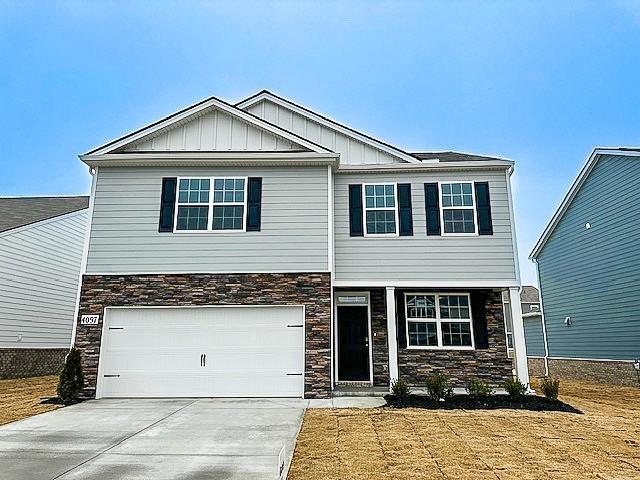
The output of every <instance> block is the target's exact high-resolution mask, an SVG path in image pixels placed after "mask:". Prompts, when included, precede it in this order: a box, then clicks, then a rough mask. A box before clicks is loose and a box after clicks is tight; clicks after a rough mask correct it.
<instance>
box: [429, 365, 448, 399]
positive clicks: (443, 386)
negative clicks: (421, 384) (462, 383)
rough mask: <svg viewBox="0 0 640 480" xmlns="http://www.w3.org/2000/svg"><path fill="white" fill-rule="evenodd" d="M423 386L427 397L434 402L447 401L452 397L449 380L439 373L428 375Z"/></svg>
mask: <svg viewBox="0 0 640 480" xmlns="http://www.w3.org/2000/svg"><path fill="white" fill-rule="evenodd" d="M425 386H426V389H427V395H428V397H429V398H430V399H431V400H435V401H436V402H439V401H440V400H447V399H448V398H450V397H451V396H452V395H453V388H451V383H450V382H449V378H448V377H447V376H446V375H445V374H444V373H441V372H436V373H434V374H433V375H429V376H428V377H427V382H426V385H425Z"/></svg>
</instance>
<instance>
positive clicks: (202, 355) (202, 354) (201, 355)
mask: <svg viewBox="0 0 640 480" xmlns="http://www.w3.org/2000/svg"><path fill="white" fill-rule="evenodd" d="M202 357H204V353H201V354H200V366H201V367H202V366H203V365H202Z"/></svg>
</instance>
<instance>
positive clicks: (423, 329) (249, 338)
mask: <svg viewBox="0 0 640 480" xmlns="http://www.w3.org/2000/svg"><path fill="white" fill-rule="evenodd" d="M80 158H81V159H82V161H83V162H85V163H86V164H87V165H89V166H90V168H91V172H92V174H93V187H92V201H91V205H92V207H91V210H92V221H91V233H90V240H89V245H88V255H87V263H86V270H85V271H84V272H83V273H84V275H83V280H82V292H81V298H80V305H79V316H78V325H77V333H76V336H75V345H76V346H77V347H78V348H79V349H81V350H82V352H83V366H84V372H85V379H86V382H87V383H86V386H87V391H86V393H87V394H89V395H96V396H98V397H117V396H227V397H234V396H245V397H246V396H303V395H304V396H306V397H308V398H311V397H329V396H330V395H331V394H332V391H333V389H334V388H335V387H336V386H340V385H347V386H349V387H367V388H370V387H371V386H375V387H383V388H384V389H388V388H389V385H390V382H391V381H393V380H394V379H397V378H398V377H402V378H404V379H406V380H407V381H408V382H409V383H410V384H412V385H423V384H424V382H425V379H426V378H427V376H428V375H429V374H430V373H432V372H434V371H437V370H438V371H443V372H445V373H446V374H447V375H449V376H450V377H451V378H452V379H453V381H454V382H455V383H456V385H459V386H462V385H463V384H464V383H465V382H466V381H468V380H469V379H471V378H482V379H484V380H486V381H488V382H490V383H491V384H493V385H498V384H501V383H502V382H503V381H504V380H506V379H507V378H510V377H511V375H512V362H511V360H510V359H509V358H508V356H507V348H506V343H505V342H506V341H505V331H504V321H503V305H502V297H501V294H502V291H503V290H508V291H509V294H510V298H515V299H518V298H519V297H518V293H519V284H520V280H519V272H518V265H517V262H516V258H517V255H516V248H515V245H516V243H515V228H514V222H513V207H512V201H511V189H510V188H511V187H510V177H511V173H512V171H513V162H511V161H509V160H504V159H501V158H495V157H484V156H478V155H469V154H464V153H455V152H433V153H431V152H422V153H408V152H406V151H404V150H402V149H399V148H397V147H394V146H392V145H389V144H388V143H384V142H382V141H380V140H377V139H374V138H372V137H370V136H367V135H364V134H362V133H360V132H357V131H355V130H353V129H351V128H349V127H346V126H344V125H341V124H339V123H336V122H334V121H332V120H329V119H328V118H326V117H324V116H321V115H319V114H317V113H315V112H312V111H310V110H308V109H306V108H304V107H301V106H299V105H296V104H294V103H292V102H290V101H288V100H286V99H283V98H281V97H278V96H276V95H273V94H271V93H269V92H267V91H262V92H260V93H259V94H257V95H254V96H252V97H250V98H248V99H246V100H244V101H242V102H240V103H239V104H237V105H231V104H229V103H226V102H224V101H222V100H219V99H217V98H213V97H212V98H209V99H206V100H204V101H202V102H199V103H197V104H195V105H193V106H191V107H188V108H186V109H184V110H181V111H180V112H177V113H175V114H173V115H170V116H168V117H166V118H164V119H162V120H160V121H158V122H155V123H153V124H151V125H149V126H147V127H144V128H142V129H140V130H136V131H135V132H133V133H130V134H128V135H126V136H124V137H122V138H119V139H117V140H114V141H112V142H110V143H108V144H106V145H104V146H101V147H99V148H96V149H94V150H92V151H90V152H88V153H87V154H85V155H81V156H80ZM512 310H513V312H512V313H513V316H514V319H515V322H514V326H515V327H516V332H514V333H515V335H514V339H515V343H516V347H517V352H516V357H517V359H518V361H517V362H516V363H517V364H518V366H519V367H520V368H518V375H519V376H520V378H521V379H522V380H523V381H524V382H525V383H526V382H528V372H527V368H526V355H525V351H524V333H523V328H522V319H521V316H520V305H519V303H518V302H516V306H515V307H514V308H513V309H512Z"/></svg>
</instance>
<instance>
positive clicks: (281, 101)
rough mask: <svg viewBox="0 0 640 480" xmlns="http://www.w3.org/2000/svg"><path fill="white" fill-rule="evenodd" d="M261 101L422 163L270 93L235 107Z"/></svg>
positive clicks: (257, 96)
mask: <svg viewBox="0 0 640 480" xmlns="http://www.w3.org/2000/svg"><path fill="white" fill-rule="evenodd" d="M262 100H269V101H270V102H273V103H275V104H277V105H280V106H281V107H284V108H287V109H289V110H292V111H294V112H296V113H298V114H300V115H302V116H304V117H306V118H309V119H311V120H313V121H314V122H316V123H319V124H320V125H324V126H325V127H327V128H330V129H331V130H335V131H337V132H340V133H342V134H343V135H347V136H348V137H351V138H353V139H355V140H358V141H359V142H362V143H365V144H367V145H370V146H372V147H374V148H377V149H378V150H382V151H383V152H386V153H388V154H389V155H393V156H394V157H398V158H401V159H402V160H404V161H406V162H409V163H422V162H421V161H420V160H419V159H417V158H416V157H414V156H413V155H410V154H408V153H407V152H405V151H403V150H400V149H399V148H397V147H393V146H391V145H388V144H386V143H384V142H381V141H379V140H376V139H375V138H373V137H371V136H369V135H365V134H364V133H360V132H358V131H356V130H353V129H351V128H349V127H345V126H344V125H341V124H339V123H338V122H335V121H333V120H331V119H329V118H327V117H325V116H323V115H320V114H317V113H315V112H313V111H311V110H310V109H308V108H303V107H301V106H299V105H296V104H295V103H291V102H289V101H287V100H285V99H283V98H280V97H278V96H275V95H273V94H272V93H270V92H261V93H259V94H257V95H254V96H252V97H249V98H247V99H246V100H243V101H241V102H240V103H237V104H236V107H238V108H242V109H245V108H249V107H251V106H252V105H255V104H256V103H258V102H261V101H262Z"/></svg>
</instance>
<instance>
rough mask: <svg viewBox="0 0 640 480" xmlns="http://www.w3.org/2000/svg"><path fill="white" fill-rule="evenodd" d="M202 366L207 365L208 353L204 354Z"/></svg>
mask: <svg viewBox="0 0 640 480" xmlns="http://www.w3.org/2000/svg"><path fill="white" fill-rule="evenodd" d="M202 366H203V367H206V366H207V354H206V353H203V354H202Z"/></svg>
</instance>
